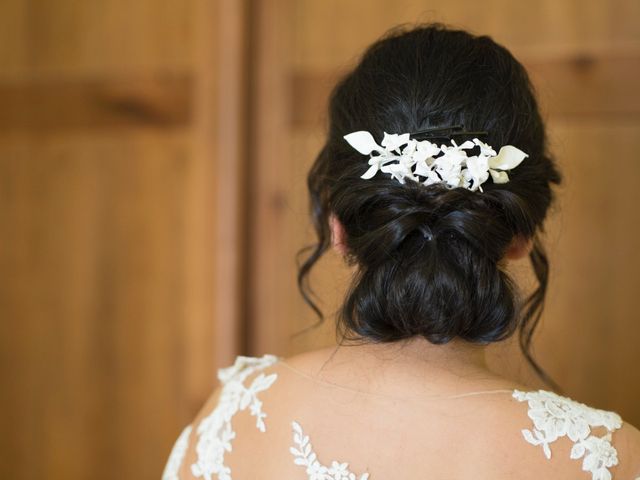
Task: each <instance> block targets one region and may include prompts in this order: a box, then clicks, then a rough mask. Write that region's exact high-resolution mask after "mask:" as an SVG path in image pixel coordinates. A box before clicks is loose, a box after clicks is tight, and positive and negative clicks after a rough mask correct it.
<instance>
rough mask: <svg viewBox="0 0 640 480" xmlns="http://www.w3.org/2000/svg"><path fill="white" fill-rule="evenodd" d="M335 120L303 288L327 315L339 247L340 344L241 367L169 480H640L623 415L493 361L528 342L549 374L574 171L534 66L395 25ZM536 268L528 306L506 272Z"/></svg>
mask: <svg viewBox="0 0 640 480" xmlns="http://www.w3.org/2000/svg"><path fill="white" fill-rule="evenodd" d="M329 121H330V124H329V131H328V135H327V140H326V143H325V145H324V146H323V148H322V150H321V151H320V153H319V155H318V157H317V158H316V161H315V163H314V165H313V167H312V169H311V170H310V172H309V177H308V185H309V190H310V198H311V212H312V216H313V221H314V225H315V228H316V231H317V233H318V237H319V241H318V244H317V246H316V249H315V251H313V252H312V254H311V256H310V257H309V258H308V260H307V261H306V262H305V263H304V264H303V265H302V267H301V269H300V272H299V277H298V280H299V285H300V286H301V288H302V293H303V296H304V297H305V299H306V300H307V301H308V302H310V300H309V296H308V295H307V290H306V283H305V281H306V278H307V275H308V273H309V270H310V268H311V267H312V266H313V264H314V263H315V262H316V261H317V260H318V258H320V257H321V255H322V254H323V253H324V252H325V251H326V250H327V249H328V248H329V247H333V248H334V249H336V250H337V251H338V252H339V253H340V254H341V255H343V256H344V258H345V260H346V261H347V262H348V263H349V264H350V265H352V266H354V267H355V273H354V276H353V281H352V284H351V287H350V288H349V291H348V292H347V293H346V298H345V301H344V304H343V306H342V309H341V311H340V314H339V315H338V332H339V334H340V337H341V341H340V342H339V343H340V344H339V346H338V347H337V348H334V347H332V348H325V349H320V350H315V351H311V352H307V353H304V354H301V355H296V356H293V357H290V358H281V357H278V356H275V355H270V354H267V355H264V356H262V357H245V356H239V357H238V358H237V359H236V361H235V363H234V365H232V366H229V367H227V368H224V369H221V370H220V371H219V379H220V383H221V385H220V387H219V388H218V389H217V390H216V391H215V392H214V394H213V395H212V396H211V398H210V399H209V401H208V402H207V404H206V405H205V406H204V407H203V409H202V410H201V412H200V414H199V415H198V416H197V417H196V419H195V420H194V422H193V423H192V424H191V425H190V426H188V427H187V428H186V429H185V430H184V431H183V433H182V435H180V438H179V439H178V441H177V442H176V445H175V447H174V449H173V451H172V453H171V456H170V458H169V461H168V463H167V466H166V469H165V474H164V477H163V478H165V479H177V478H180V479H187V478H204V479H207V480H209V479H214V478H215V479H301V480H302V479H350V480H351V479H353V480H355V479H360V480H365V479H370V480H381V479H385V480H387V479H403V480H407V479H470V478H473V479H474V480H479V479H492V480H495V479H511V478H518V479H574V478H575V479H593V480H603V479H610V478H615V479H630V480H633V479H635V478H636V477H640V433H639V432H638V430H636V429H635V428H634V427H633V426H631V425H629V424H627V423H625V422H623V421H622V419H621V418H620V417H619V416H618V415H617V414H616V413H614V412H607V411H603V410H597V409H595V408H592V407H589V406H586V405H583V404H581V403H578V402H575V401H573V400H571V399H569V398H566V397H563V396H560V395H558V394H555V393H553V392H552V391H551V390H543V391H530V389H528V388H527V387H526V386H524V385H520V384H517V383H515V382H513V381H511V380H508V379H506V378H502V377H500V376H497V375H496V374H494V373H492V372H491V371H490V370H489V369H488V368H487V365H486V363H485V359H484V350H485V348H486V345H488V344H491V343H492V342H498V341H501V340H504V339H506V338H508V337H509V336H511V335H512V334H514V333H515V332H518V334H519V335H520V344H521V346H522V348H523V351H524V354H525V357H526V358H527V359H528V360H529V361H530V362H531V364H532V365H533V367H534V368H535V369H536V371H538V373H539V374H540V375H541V376H542V377H543V378H545V379H546V380H549V379H548V378H546V376H545V374H544V372H543V371H542V370H541V369H540V368H539V367H538V366H537V364H536V363H535V362H534V361H533V359H532V358H531V355H530V353H529V344H530V339H531V334H532V332H533V329H534V327H535V324H536V323H537V320H538V319H539V316H540V313H541V309H542V305H543V300H544V295H545V291H546V286H547V274H548V264H547V259H546V256H545V253H544V250H543V248H542V245H541V243H540V241H539V238H538V233H539V232H541V231H542V229H543V222H544V219H545V217H546V216H547V212H548V210H549V207H550V205H551V204H552V202H553V200H554V192H553V190H552V187H553V186H554V185H559V184H560V183H561V175H560V173H559V171H558V170H557V167H556V165H555V163H554V161H553V159H552V157H551V156H550V154H549V152H548V151H547V144H546V134H545V129H544V125H543V122H542V120H541V117H540V114H539V111H538V106H537V103H536V100H535V97H534V93H533V91H532V87H531V85H530V82H529V79H528V76H527V74H526V72H525V70H524V68H523V67H522V65H521V64H520V63H518V61H516V60H515V59H514V58H513V56H512V55H511V54H510V53H509V52H508V51H507V50H506V49H505V48H504V47H502V46H500V45H498V44H496V43H495V42H494V41H493V40H492V39H491V38H489V37H487V36H473V35H471V34H469V33H467V32H464V31H460V30H451V29H448V28H446V27H444V26H442V25H439V24H432V25H422V26H418V27H415V28H412V29H410V30H403V29H395V30H393V31H391V32H390V33H389V34H387V35H386V36H385V37H383V38H381V39H380V40H378V41H377V42H376V43H374V44H373V45H371V46H370V47H369V48H368V49H367V51H366V52H365V53H364V55H363V57H362V58H361V60H360V62H359V64H358V65H357V66H356V67H355V69H354V70H353V71H352V72H351V73H349V74H348V75H347V76H346V77H344V78H343V79H342V80H341V81H340V82H339V83H338V84H337V86H336V87H335V89H334V90H333V92H332V95H331V99H330V106H329ZM523 256H529V258H530V259H531V262H532V266H533V269H534V271H535V274H536V276H537V278H538V280H539V287H538V289H537V290H536V291H535V292H534V293H533V294H532V295H531V296H530V297H528V298H526V299H522V298H521V296H520V293H519V290H518V288H517V286H516V285H515V283H514V282H513V280H512V279H511V278H510V277H509V276H508V274H507V273H506V271H505V268H506V264H507V263H508V262H509V261H510V260H513V259H518V258H521V257H523ZM310 303H311V302H310ZM311 305H312V307H314V308H315V305H314V304H313V303H311ZM316 311H317V309H316ZM550 385H553V384H552V383H550Z"/></svg>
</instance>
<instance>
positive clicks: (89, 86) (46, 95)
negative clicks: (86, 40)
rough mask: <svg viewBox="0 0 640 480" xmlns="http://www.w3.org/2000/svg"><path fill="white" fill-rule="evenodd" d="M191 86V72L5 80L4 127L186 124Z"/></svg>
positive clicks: (1, 99)
mask: <svg viewBox="0 0 640 480" xmlns="http://www.w3.org/2000/svg"><path fill="white" fill-rule="evenodd" d="M191 88H192V87H191V81H190V79H189V78H188V77H187V76H186V75H180V76H175V75H174V76H171V75H164V76H156V77H151V78H131V79H117V80H108V79H107V80H105V79H88V80H84V79H83V80H79V81H69V80H65V81H52V80H50V79H40V80H37V81H29V82H25V81H14V82H12V83H8V82H5V83H0V104H1V105H2V106H3V108H2V110H1V111H0V132H2V131H7V130H13V131H20V130H24V129H30V130H31V131H34V130H65V129H79V128H80V129H87V128H115V127H124V128H129V127H135V126H141V125H145V126H149V125H154V126H159V127H175V126H184V125H185V124H186V123H187V122H188V121H189V120H190V118H189V117H190V113H191V112H190V110H191V99H190V94H191Z"/></svg>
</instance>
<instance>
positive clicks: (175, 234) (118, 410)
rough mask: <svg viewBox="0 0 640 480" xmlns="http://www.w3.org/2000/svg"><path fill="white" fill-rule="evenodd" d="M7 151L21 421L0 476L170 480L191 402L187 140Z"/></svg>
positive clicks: (47, 142)
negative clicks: (164, 468)
mask: <svg viewBox="0 0 640 480" xmlns="http://www.w3.org/2000/svg"><path fill="white" fill-rule="evenodd" d="M0 149H1V151H2V155H0V159H1V160H0V178H2V179H3V184H2V192H3V196H4V198H5V200H4V201H3V202H2V205H3V208H2V217H1V219H2V225H3V235H2V237H3V241H2V247H1V249H0V264H1V267H2V271H3V272H5V274H6V273H9V274H10V277H8V278H7V279H6V280H7V282H6V283H5V285H4V287H3V288H2V289H0V290H1V291H2V300H1V301H0V305H1V306H2V317H3V319H9V320H10V321H4V322H2V327H1V328H2V332H1V333H0V339H1V341H2V346H1V349H2V352H3V357H4V358H3V360H4V361H5V362H6V363H4V362H3V366H2V370H3V378H5V376H7V375H10V383H9V385H7V386H5V387H3V389H2V390H3V392H4V394H5V395H7V397H8V398H5V399H3V402H4V403H3V409H4V411H6V412H11V418H10V420H9V424H8V425H7V427H8V428H7V429H6V430H4V431H5V432H11V434H10V435H3V438H2V442H3V445H2V450H3V452H5V454H4V455H3V458H6V459H7V461H10V462H11V463H10V465H2V466H1V468H0V470H1V471H2V472H3V473H6V472H13V474H12V475H7V476H10V477H11V478H45V477H46V478H88V477H92V478H96V477H97V478H109V477H111V478H112V474H113V472H117V476H122V477H123V478H135V477H137V476H140V475H142V476H148V477H149V478H151V476H152V475H155V476H156V477H157V476H158V475H159V469H160V468H161V467H160V465H159V464H158V463H159V462H161V460H162V457H161V456H160V455H161V454H163V453H164V450H165V448H166V441H167V439H168V438H169V436H171V435H173V433H174V425H175V424H178V423H180V422H184V420H185V418H186V417H187V416H188V415H189V409H190V407H192V406H191V405H188V403H187V402H185V398H184V397H183V395H182V392H184V391H185V385H184V384H183V381H184V376H183V375H182V369H183V367H184V365H185V364H187V365H188V364H189V361H188V359H187V358H185V357H186V356H185V351H186V350H187V348H188V346H187V345H186V344H185V339H184V332H183V328H184V327H183V324H182V323H183V321H184V316H183V314H182V309H183V305H184V301H185V300H184V296H185V287H184V278H185V275H186V274H187V272H186V270H185V264H184V257H183V251H184V244H185V231H184V230H183V229H180V228H176V227H177V226H179V225H180V224H181V223H182V222H183V221H184V220H183V218H184V214H185V207H186V204H185V200H186V191H187V188H188V181H189V180H190V177H191V173H190V169H191V168H192V161H191V160H190V155H189V148H188V144H187V143H186V141H185V136H184V134H181V133H177V134H174V135H165V136H164V137H163V138H162V139H159V138H158V137H157V136H156V134H154V133H151V134H145V133H139V134H130V135H128V136H119V135H117V136H116V135H114V136H111V137H109V136H106V137H103V138H95V137H92V136H87V135H78V136H70V137H66V138H60V137H57V136H40V137H39V138H38V143H37V144H36V143H33V142H32V140H31V139H30V138H29V136H28V135H20V136H18V137H15V138H11V139H7V138H5V139H3V141H2V143H1V146H0ZM132 159H135V161H132ZM7 387H8V388H7ZM150 399H153V400H152V401H151V400H150ZM88 439H91V441H88ZM34 452H37V461H34V459H33V456H34ZM142 452H147V453H146V454H141V453H142ZM98 467H100V469H99V468H98ZM109 472H111V473H109Z"/></svg>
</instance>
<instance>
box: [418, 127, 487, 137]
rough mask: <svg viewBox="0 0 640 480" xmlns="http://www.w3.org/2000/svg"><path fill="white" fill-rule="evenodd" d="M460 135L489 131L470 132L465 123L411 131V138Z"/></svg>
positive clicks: (480, 133) (482, 133) (479, 133)
mask: <svg viewBox="0 0 640 480" xmlns="http://www.w3.org/2000/svg"><path fill="white" fill-rule="evenodd" d="M458 135H488V132H468V131H466V130H465V129H464V125H452V126H449V127H431V128H426V129H424V130H419V131H417V132H413V133H410V134H409V136H410V137H411V138H415V139H418V138H416V137H419V138H421V139H427V138H449V137H454V136H458Z"/></svg>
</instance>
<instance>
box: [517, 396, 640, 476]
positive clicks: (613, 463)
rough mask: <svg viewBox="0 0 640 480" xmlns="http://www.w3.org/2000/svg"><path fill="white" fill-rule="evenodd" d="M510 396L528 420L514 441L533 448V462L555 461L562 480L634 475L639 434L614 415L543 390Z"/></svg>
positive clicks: (639, 457)
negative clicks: (564, 479) (518, 437)
mask: <svg viewBox="0 0 640 480" xmlns="http://www.w3.org/2000/svg"><path fill="white" fill-rule="evenodd" d="M513 398H514V400H516V401H517V402H518V403H520V404H521V405H522V406H523V407H524V409H525V411H526V417H528V418H526V419H525V422H524V424H523V428H521V429H520V433H521V438H520V443H521V444H522V441H523V440H524V442H526V445H527V448H529V449H531V448H534V449H537V450H538V454H539V455H538V458H539V459H541V460H544V463H548V464H552V463H555V464H556V466H557V468H561V469H563V470H564V471H565V472H566V473H565V475H566V478H589V475H588V474H591V478H594V479H600V478H602V479H609V478H613V479H629V480H636V478H637V477H638V476H640V463H639V462H640V432H639V431H638V430H637V429H636V428H635V427H634V426H633V425H631V424H629V423H626V422H624V421H623V420H622V418H621V417H620V415H618V414H617V413H616V412H613V411H608V410H602V409H598V408H595V407H593V406H590V405H587V404H585V403H581V402H579V401H576V400H574V399H572V398H570V397H566V396H561V395H558V394H556V393H553V392H550V391H546V390H538V391H526V390H518V389H515V390H514V393H513ZM521 421H522V420H521ZM542 468H544V467H542ZM585 475H586V476H585Z"/></svg>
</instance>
